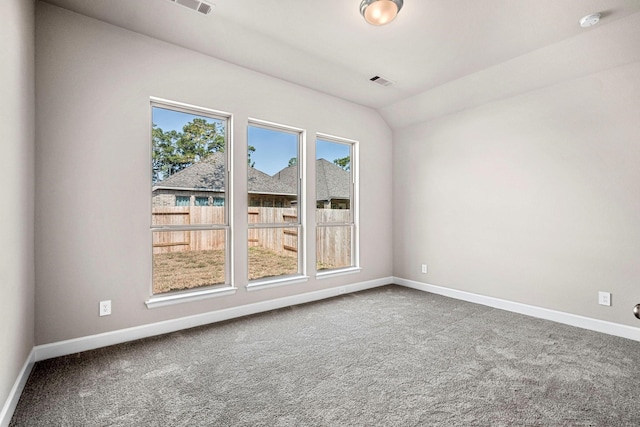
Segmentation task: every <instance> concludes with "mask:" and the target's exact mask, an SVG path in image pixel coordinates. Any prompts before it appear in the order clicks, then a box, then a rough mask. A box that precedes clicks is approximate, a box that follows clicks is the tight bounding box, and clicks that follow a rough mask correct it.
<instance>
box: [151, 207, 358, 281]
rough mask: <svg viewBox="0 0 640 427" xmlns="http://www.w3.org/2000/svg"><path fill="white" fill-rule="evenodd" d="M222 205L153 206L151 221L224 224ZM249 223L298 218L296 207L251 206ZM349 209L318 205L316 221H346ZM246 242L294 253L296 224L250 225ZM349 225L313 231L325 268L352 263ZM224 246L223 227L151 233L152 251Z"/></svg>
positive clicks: (278, 221)
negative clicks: (275, 226) (276, 226)
mask: <svg viewBox="0 0 640 427" xmlns="http://www.w3.org/2000/svg"><path fill="white" fill-rule="evenodd" d="M224 214H225V209H224V207H220V206H172V207H154V208H153V214H152V224H153V225H154V226H163V225H198V224H223V223H224V222H225V219H224ZM248 214H249V220H248V221H249V224H275V223H278V224H282V223H287V222H292V223H296V222H297V210H296V209H295V208H263V207H250V208H249V211H248ZM348 221H349V211H348V210H339V209H317V210H316V222H317V223H325V224H326V223H335V222H340V223H347V222H348ZM248 234H249V246H250V247H251V246H259V247H262V248H265V249H268V250H270V251H272V252H275V253H277V254H280V255H285V256H292V257H295V256H297V251H298V228H297V227H286V226H284V227H278V228H249V232H248ZM351 234H352V230H351V227H350V226H326V227H318V228H317V232H316V254H317V262H318V263H319V264H320V265H325V266H327V267H328V268H336V267H344V266H348V265H351ZM224 247H225V231H224V230H197V231H161V232H156V233H153V252H154V253H165V252H181V251H198V250H221V249H224Z"/></svg>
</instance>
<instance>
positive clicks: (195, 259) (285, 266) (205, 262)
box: [153, 247, 298, 294]
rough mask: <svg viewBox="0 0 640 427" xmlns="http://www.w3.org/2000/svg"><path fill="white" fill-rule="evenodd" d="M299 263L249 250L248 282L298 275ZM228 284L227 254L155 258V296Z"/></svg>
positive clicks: (215, 252) (170, 254) (177, 254)
mask: <svg viewBox="0 0 640 427" xmlns="http://www.w3.org/2000/svg"><path fill="white" fill-rule="evenodd" d="M297 272H298V259H297V258H295V257H288V256H282V255H278V254H276V253H274V252H271V251H269V250H266V249H264V248H261V247H252V248H249V279H251V280H255V279H260V278H263V277H273V276H280V275H284V274H295V273H297ZM224 282H225V277H224V251H223V250H210V251H185V252H168V253H162V254H154V255H153V293H154V294H160V293H164V292H169V291H177V290H184V289H192V288H197V287H201V286H211V285H219V284H223V283H224Z"/></svg>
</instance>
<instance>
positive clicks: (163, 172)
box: [152, 106, 227, 224]
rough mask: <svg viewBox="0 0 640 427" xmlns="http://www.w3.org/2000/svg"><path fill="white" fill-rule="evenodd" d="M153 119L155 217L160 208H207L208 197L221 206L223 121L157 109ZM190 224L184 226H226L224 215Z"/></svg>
mask: <svg viewBox="0 0 640 427" xmlns="http://www.w3.org/2000/svg"><path fill="white" fill-rule="evenodd" d="M152 120H153V129H152V165H153V170H152V186H153V187H152V205H153V208H154V214H155V210H156V208H160V207H168V206H177V207H182V206H190V205H191V206H198V207H205V206H210V205H211V204H212V203H209V200H210V198H211V199H213V198H217V199H222V200H223V202H222V204H221V205H218V206H224V204H225V203H224V199H225V198H226V183H225V179H226V171H227V168H226V154H225V141H226V136H225V132H226V129H225V127H226V120H224V119H220V118H215V117H206V116H202V115H196V114H190V113H185V112H181V111H175V110H169V109H166V108H160V107H157V106H153V107H152ZM190 219H191V222H188V223H187V224H209V223H210V222H208V221H215V222H211V223H210V224H226V218H225V212H224V210H221V211H220V212H218V213H216V215H213V214H211V215H205V216H199V217H198V218H197V219H196V218H193V217H192V218H190ZM154 221H155V219H154ZM202 221H205V222H202Z"/></svg>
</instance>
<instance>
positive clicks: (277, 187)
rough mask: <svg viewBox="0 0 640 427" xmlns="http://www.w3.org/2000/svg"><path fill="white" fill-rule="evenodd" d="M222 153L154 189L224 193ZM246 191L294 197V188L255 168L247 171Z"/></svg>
mask: <svg viewBox="0 0 640 427" xmlns="http://www.w3.org/2000/svg"><path fill="white" fill-rule="evenodd" d="M224 160H225V158H224V153H219V152H215V153H212V154H211V155H209V156H207V158H206V159H204V160H202V161H200V162H197V163H194V164H192V165H191V166H188V167H186V168H184V169H182V170H181V171H179V172H176V173H175V174H173V175H171V176H170V177H168V178H167V179H165V180H163V181H160V182H158V183H156V185H155V186H154V188H153V189H154V190H155V189H159V188H165V189H166V188H171V189H182V190H184V189H189V190H200V191H217V192H223V191H224V177H225V167H224ZM248 176H249V181H248V189H249V192H250V193H256V194H282V195H291V196H295V195H296V193H297V192H296V188H295V186H293V187H292V186H291V185H289V184H287V183H285V182H282V181H279V180H277V179H274V178H272V177H271V176H269V175H267V174H266V173H264V172H261V171H259V170H257V169H255V168H252V167H249V169H248Z"/></svg>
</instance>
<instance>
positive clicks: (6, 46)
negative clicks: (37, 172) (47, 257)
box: [0, 0, 35, 404]
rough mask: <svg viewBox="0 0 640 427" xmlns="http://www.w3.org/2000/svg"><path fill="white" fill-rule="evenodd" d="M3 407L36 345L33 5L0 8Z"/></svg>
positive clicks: (17, 0) (24, 1) (16, 0)
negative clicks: (0, 53)
mask: <svg viewBox="0 0 640 427" xmlns="http://www.w3.org/2000/svg"><path fill="white" fill-rule="evenodd" d="M0 16H2V25H1V26H0V52H2V66H0V95H1V96H0V98H1V99H2V102H0V124H1V129H2V139H1V140H0V152H1V153H2V166H1V167H0V182H1V183H2V208H1V209H0V224H2V226H1V227H0V242H1V244H2V247H3V250H2V256H0V286H2V298H0V349H1V350H0V404H2V403H4V402H5V401H6V399H7V397H8V395H9V392H10V390H11V387H12V386H13V384H14V382H15V381H16V379H17V378H18V374H19V372H20V369H21V368H22V366H23V365H24V363H25V361H26V360H27V356H28V355H29V352H30V351H31V348H32V347H33V343H34V336H33V331H34V326H33V316H34V315H33V298H34V296H33V294H34V247H33V215H34V214H33V209H34V208H33V204H34V202H33V197H34V196H33V194H34V190H33V188H34V178H33V176H34V169H33V152H34V138H35V137H34V109H35V107H34V77H33V76H34V59H33V55H34V20H33V2H31V1H28V0H3V1H2V2H0Z"/></svg>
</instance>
